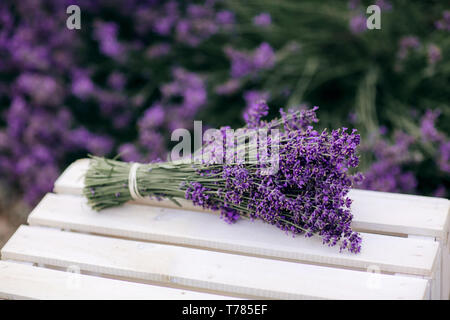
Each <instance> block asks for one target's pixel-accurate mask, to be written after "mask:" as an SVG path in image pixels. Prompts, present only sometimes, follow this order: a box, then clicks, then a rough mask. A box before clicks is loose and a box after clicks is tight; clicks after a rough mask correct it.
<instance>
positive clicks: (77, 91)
mask: <svg viewBox="0 0 450 320" xmlns="http://www.w3.org/2000/svg"><path fill="white" fill-rule="evenodd" d="M71 90H72V93H73V94H74V95H75V96H77V97H78V98H80V99H85V98H87V97H88V96H90V95H91V94H92V93H93V92H94V90H95V85H94V83H93V82H92V81H91V79H90V77H89V75H88V74H87V72H85V71H82V70H79V69H76V70H75V71H74V72H73V73H72V87H71Z"/></svg>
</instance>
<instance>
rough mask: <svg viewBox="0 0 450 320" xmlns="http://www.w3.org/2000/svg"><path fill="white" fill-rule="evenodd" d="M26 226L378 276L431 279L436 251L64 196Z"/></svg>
mask: <svg viewBox="0 0 450 320" xmlns="http://www.w3.org/2000/svg"><path fill="white" fill-rule="evenodd" d="M28 223H29V224H30V225H40V226H50V227H58V228H63V229H69V230H73V231H81V232H90V233H95V234H101V235H109V236H118V237H124V238H130V239H138V240H149V241H157V242H165V243H173V244H182V245H189V246H196V247H201V248H207V249H212V250H215V249H218V250H225V251H230V252H235V253H242V254H249V255H255V256H265V257H270V258H281V259H290V260H295V261H300V262H306V263H316V264H322V265H334V266H338V267H351V268H357V269H362V270H366V269H367V268H368V267H374V266H376V267H377V268H378V269H380V271H381V272H391V273H405V274H415V275H422V276H429V277H431V276H432V273H433V271H434V269H435V267H436V263H437V252H438V246H439V245H438V243H437V242H434V241H431V242H430V241H423V240H415V239H408V238H401V237H393V236H385V235H378V234H370V233H363V234H362V238H363V247H362V251H361V253H360V254H352V253H349V252H342V253H340V252H339V249H338V247H337V246H336V247H326V246H324V245H322V243H321V240H320V238H318V237H312V238H304V237H302V236H299V237H296V238H293V237H292V236H288V235H286V234H285V233H283V232H281V231H280V230H279V229H277V228H275V227H273V226H271V225H268V224H265V223H262V222H260V221H254V222H251V221H247V220H241V221H239V222H238V223H236V224H234V225H228V224H226V223H225V222H224V221H222V220H221V219H219V217H218V216H217V215H214V214H211V213H205V212H193V211H186V210H178V209H170V208H160V207H149V206H143V205H137V204H126V205H124V206H123V207H117V208H110V209H106V210H103V211H101V212H96V211H93V210H92V209H90V208H89V206H88V205H87V202H86V200H85V199H84V198H83V197H81V196H73V195H62V194H59V195H57V194H47V195H46V196H45V197H44V199H43V200H42V201H41V202H40V203H39V204H38V206H36V208H35V209H34V210H33V212H32V213H31V214H30V216H29V217H28Z"/></svg>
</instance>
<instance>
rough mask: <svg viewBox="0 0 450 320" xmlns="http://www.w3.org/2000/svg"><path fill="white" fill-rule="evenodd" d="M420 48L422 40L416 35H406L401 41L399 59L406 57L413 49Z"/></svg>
mask: <svg viewBox="0 0 450 320" xmlns="http://www.w3.org/2000/svg"><path fill="white" fill-rule="evenodd" d="M419 48H420V41H419V39H418V38H417V37H415V36H405V37H402V38H401V39H400V41H399V50H398V53H397V56H398V57H399V59H401V60H403V59H405V58H406V57H407V56H408V54H409V52H410V51H411V50H416V51H417V50H418V49H419Z"/></svg>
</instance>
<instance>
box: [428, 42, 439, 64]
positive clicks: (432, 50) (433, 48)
mask: <svg viewBox="0 0 450 320" xmlns="http://www.w3.org/2000/svg"><path fill="white" fill-rule="evenodd" d="M427 55H428V62H429V63H430V64H436V63H437V62H439V61H441V60H442V52H441V49H440V48H439V47H438V46H437V45H435V44H430V45H429V46H428V50H427Z"/></svg>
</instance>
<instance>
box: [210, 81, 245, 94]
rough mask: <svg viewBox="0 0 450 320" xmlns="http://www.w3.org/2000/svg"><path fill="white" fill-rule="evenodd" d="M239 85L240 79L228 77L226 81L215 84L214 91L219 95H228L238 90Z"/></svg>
mask: <svg viewBox="0 0 450 320" xmlns="http://www.w3.org/2000/svg"><path fill="white" fill-rule="evenodd" d="M240 87H241V81H239V79H229V80H228V81H227V82H225V83H222V84H220V85H218V86H216V87H215V88H214V91H215V92H216V93H217V94H219V95H230V94H233V93H235V92H236V91H237V90H239V88H240Z"/></svg>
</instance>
